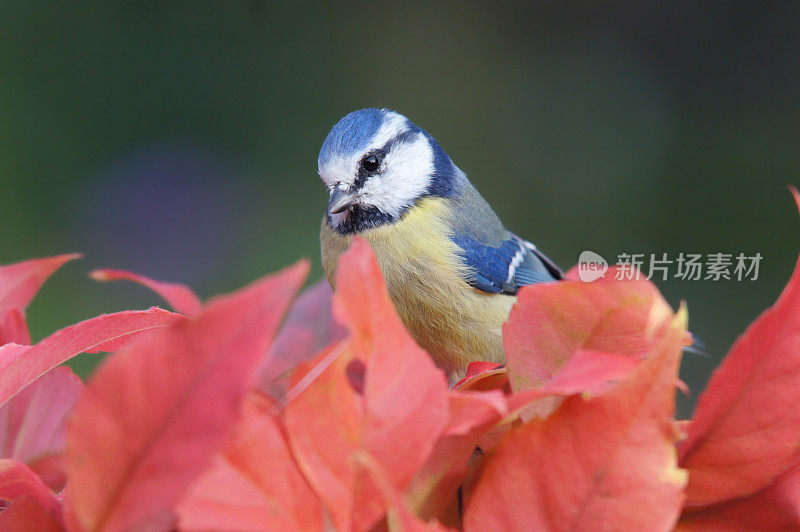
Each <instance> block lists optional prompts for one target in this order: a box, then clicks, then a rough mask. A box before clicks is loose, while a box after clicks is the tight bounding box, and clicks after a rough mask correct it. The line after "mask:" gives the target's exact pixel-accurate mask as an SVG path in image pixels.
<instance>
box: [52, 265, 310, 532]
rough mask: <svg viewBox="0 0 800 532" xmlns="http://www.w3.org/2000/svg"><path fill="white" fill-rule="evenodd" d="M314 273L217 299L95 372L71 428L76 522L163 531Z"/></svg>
mask: <svg viewBox="0 0 800 532" xmlns="http://www.w3.org/2000/svg"><path fill="white" fill-rule="evenodd" d="M307 270H308V265H307V263H302V264H299V265H297V266H295V267H293V268H290V269H287V270H285V271H283V272H281V273H279V274H276V275H273V276H269V277H266V278H265V279H263V280H261V281H258V282H256V283H254V284H252V285H251V286H249V287H247V288H245V289H243V290H240V291H239V292H236V293H235V294H232V295H229V296H225V297H218V298H215V299H213V300H212V301H211V302H210V303H209V304H208V305H207V306H206V307H205V308H204V309H203V311H202V312H201V313H200V314H199V315H198V316H196V317H195V318H193V319H187V320H182V321H180V322H178V323H176V324H175V325H174V326H172V327H168V328H164V329H162V330H160V331H158V332H156V333H154V334H150V335H147V336H145V337H143V338H142V339H141V340H139V341H138V342H136V343H134V344H133V345H131V346H129V347H128V348H127V349H125V350H124V351H121V352H119V353H116V354H115V355H113V356H112V357H110V358H109V359H107V360H106V362H105V363H104V364H103V365H102V366H101V367H100V368H99V369H98V370H97V371H96V372H95V374H94V376H93V377H92V379H91V380H90V381H89V384H88V385H87V387H86V390H85V391H84V393H83V395H82V396H81V398H80V399H79V400H78V403H77V404H76V406H75V409H74V411H73V414H72V416H71V418H70V423H69V425H68V427H67V453H66V458H67V471H68V473H69V478H70V481H69V484H68V486H67V490H66V495H65V500H66V501H67V503H68V505H69V508H70V510H71V511H72V513H73V514H74V516H75V519H76V521H77V522H79V523H80V524H81V525H82V526H83V527H85V528H88V529H92V530H96V529H127V528H137V527H144V526H146V525H148V524H153V523H154V522H160V523H162V524H164V523H165V521H166V520H167V519H168V516H169V513H170V512H171V511H172V509H173V507H174V504H175V503H176V502H177V501H178V500H179V498H180V497H181V496H182V494H183V492H184V491H185V490H186V489H187V488H188V486H189V485H190V484H191V482H192V481H193V480H194V479H195V478H196V477H197V476H198V475H200V474H201V473H202V472H203V471H204V470H205V469H206V468H207V467H208V465H209V463H210V460H211V456H212V455H213V453H214V452H215V451H216V450H217V449H218V448H219V446H220V445H221V444H222V443H223V441H224V438H225V437H226V435H227V434H228V432H229V429H230V427H231V425H232V424H233V423H234V421H235V420H236V417H237V414H238V413H239V407H240V401H241V398H242V397H243V396H244V394H245V391H246V389H247V387H248V385H249V384H250V383H251V381H252V377H253V376H254V370H255V367H256V364H257V362H258V360H259V359H260V357H262V356H263V354H264V352H266V350H267V348H268V347H269V343H270V342H271V340H272V338H273V336H274V334H275V331H276V330H277V328H278V325H279V324H280V321H281V319H282V318H283V315H284V313H285V311H286V309H287V308H288V306H289V303H290V301H291V299H292V297H293V296H294V295H295V293H296V292H297V290H298V289H299V287H300V285H301V284H302V282H303V279H304V277H305V275H306V272H307Z"/></svg>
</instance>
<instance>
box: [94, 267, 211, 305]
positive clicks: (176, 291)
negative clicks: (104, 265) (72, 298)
mask: <svg viewBox="0 0 800 532" xmlns="http://www.w3.org/2000/svg"><path fill="white" fill-rule="evenodd" d="M89 277H91V278H92V279H94V280H96V281H102V282H107V281H120V280H125V281H133V282H134V283H138V284H140V285H142V286H145V287H147V288H149V289H150V290H152V291H153V292H155V293H156V294H158V295H159V296H161V298H162V299H164V301H166V302H167V303H169V306H170V307H172V309H173V310H174V311H175V312H179V313H181V314H185V315H186V316H193V315H195V314H197V313H198V312H200V309H201V308H202V306H203V304H202V303H201V302H200V298H199V297H197V295H196V294H195V293H194V292H193V291H192V289H191V288H189V287H188V286H186V285H183V284H179V283H165V282H163V281H156V280H155V279H151V278H149V277H145V276H144V275H139V274H138V273H133V272H129V271H125V270H111V269H104V270H94V271H93V272H91V273H90V274H89Z"/></svg>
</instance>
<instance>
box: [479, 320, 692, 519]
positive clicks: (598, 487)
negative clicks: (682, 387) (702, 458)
mask: <svg viewBox="0 0 800 532" xmlns="http://www.w3.org/2000/svg"><path fill="white" fill-rule="evenodd" d="M685 332H686V314H685V311H684V310H681V311H680V312H679V313H678V315H677V316H676V317H675V318H674V319H673V320H670V321H669V322H668V324H667V332H666V333H665V334H664V335H662V336H661V337H660V339H659V341H658V342H657V344H656V345H655V346H652V348H651V351H650V353H648V354H647V357H646V358H645V360H644V361H643V362H641V363H640V364H638V365H637V366H636V367H635V369H633V371H631V372H630V373H629V374H628V375H627V376H626V378H625V379H624V380H623V381H622V382H620V383H619V384H617V385H616V386H614V387H612V388H610V389H608V390H606V391H605V392H603V393H602V394H600V395H597V396H595V397H593V398H590V399H588V400H587V399H584V398H583V397H581V396H578V395H575V396H571V397H568V398H567V399H566V400H565V401H564V402H563V403H562V404H561V405H560V406H559V407H558V409H557V410H556V411H555V412H553V413H552V414H551V415H550V416H549V417H547V418H545V419H538V418H537V419H534V420H532V421H530V422H528V423H526V424H524V425H522V426H519V427H516V428H513V429H511V431H509V432H508V434H507V435H506V436H505V438H504V439H503V440H502V441H501V442H500V444H499V445H498V446H497V447H496V448H495V449H494V450H493V451H492V452H491V453H490V454H489V455H487V457H486V458H485V460H484V464H483V467H482V470H481V474H480V477H479V478H478V480H477V483H476V484H475V486H474V489H473V491H472V492H471V496H470V497H469V498H468V499H467V510H466V515H465V528H466V529H473V530H593V529H596V527H597V526H598V525H599V524H611V523H613V524H614V526H615V527H617V528H619V529H620V530H668V529H669V528H670V527H671V526H672V525H673V524H674V522H675V521H676V519H677V517H678V513H679V511H680V508H681V503H682V501H683V494H682V489H683V486H684V484H685V482H686V475H685V472H683V471H681V470H680V469H678V468H677V459H676V455H675V448H674V442H673V430H672V426H671V421H672V415H673V411H674V395H675V379H676V374H677V369H678V364H679V360H680V353H681V347H682V345H683V343H684V341H685Z"/></svg>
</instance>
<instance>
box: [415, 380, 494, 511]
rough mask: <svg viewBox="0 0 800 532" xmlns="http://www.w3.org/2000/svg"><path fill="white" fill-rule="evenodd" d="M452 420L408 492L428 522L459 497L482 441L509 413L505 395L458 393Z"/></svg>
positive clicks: (452, 395)
mask: <svg viewBox="0 0 800 532" xmlns="http://www.w3.org/2000/svg"><path fill="white" fill-rule="evenodd" d="M448 399H449V403H450V419H449V420H448V423H447V426H446V427H445V429H444V431H443V432H442V435H441V437H440V438H439V440H438V441H437V442H436V445H435V447H434V449H433V452H432V453H431V456H430V458H428V460H427V461H426V462H425V464H424V465H423V466H422V467H421V468H420V469H419V471H417V474H416V475H415V476H414V479H413V480H412V481H411V484H410V485H409V487H408V488H407V489H406V494H407V495H406V501H407V502H408V504H409V506H410V507H411V508H413V509H415V512H416V514H417V515H419V516H420V517H422V518H424V519H431V518H433V517H437V516H439V515H441V514H442V512H444V511H445V510H446V509H447V508H448V506H449V505H450V504H452V503H453V501H454V499H455V498H456V495H457V491H458V487H459V486H460V485H461V483H462V481H463V480H464V477H466V475H467V473H468V460H469V458H470V456H471V455H472V453H473V451H474V450H475V447H476V446H477V444H478V440H479V439H480V438H481V436H482V435H483V434H485V433H486V431H487V430H489V429H490V428H491V427H493V426H494V425H495V424H496V423H497V422H498V421H499V420H500V419H502V418H503V416H505V415H506V414H507V413H508V409H507V407H506V404H505V399H504V397H503V394H502V393H501V392H499V391H496V390H495V391H491V392H486V393H474V392H454V391H451V392H450V394H449V395H448Z"/></svg>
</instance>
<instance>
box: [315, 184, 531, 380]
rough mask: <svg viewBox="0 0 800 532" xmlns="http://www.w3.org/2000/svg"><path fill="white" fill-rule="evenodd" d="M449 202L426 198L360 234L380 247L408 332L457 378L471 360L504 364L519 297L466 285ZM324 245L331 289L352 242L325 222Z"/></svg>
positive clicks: (380, 261)
mask: <svg viewBox="0 0 800 532" xmlns="http://www.w3.org/2000/svg"><path fill="white" fill-rule="evenodd" d="M447 201H448V200H447V199H443V198H425V199H423V200H422V201H420V203H419V204H418V205H416V206H415V207H414V208H412V209H410V210H409V211H408V212H407V213H406V214H405V215H404V216H403V218H402V219H400V220H399V221H397V222H394V223H391V224H385V225H383V226H380V227H377V228H374V229H370V230H368V231H365V232H363V233H361V235H360V236H363V237H364V238H365V239H366V240H367V241H368V242H370V244H371V245H372V248H373V249H374V250H375V257H376V258H377V260H378V265H379V266H380V269H381V272H382V273H383V276H384V277H385V278H386V285H387V287H388V290H389V294H390V296H391V298H392V301H393V302H394V304H395V307H396V308H397V312H398V314H399V315H400V317H401V319H402V320H403V322H404V323H405V325H406V327H407V328H408V330H409V332H410V333H411V334H412V336H414V338H415V339H416V340H417V342H418V343H419V344H420V345H421V346H422V347H423V348H424V349H425V350H427V351H428V352H429V353H430V354H431V356H432V357H433V358H434V360H435V361H436V363H437V364H438V365H439V366H440V367H442V368H443V369H444V370H445V371H446V372H447V374H448V377H450V379H451V381H452V380H453V379H456V378H458V377H460V376H462V375H463V373H464V371H465V370H466V367H467V364H469V363H470V362H472V361H477V360H486V361H492V362H503V361H504V354H503V344H502V336H501V327H502V324H503V322H505V321H506V320H507V319H508V314H509V312H510V311H511V307H512V306H513V304H514V302H515V301H516V298H515V297H513V296H507V295H501V294H487V293H484V292H481V291H478V290H475V289H474V288H472V287H471V286H469V285H468V284H467V283H466V282H465V281H464V279H465V278H466V277H467V273H468V272H467V266H466V265H464V264H463V262H462V261H461V260H460V258H459V256H458V251H459V249H458V247H457V246H456V245H455V243H453V241H452V240H451V239H450V238H449V234H450V227H449V223H448V216H447V205H446V203H445V202H447ZM320 240H321V245H322V264H323V267H324V269H325V275H326V277H327V278H328V281H330V282H331V285H333V282H334V277H335V273H336V265H337V263H338V260H339V256H340V255H341V254H342V253H343V252H344V251H346V250H347V248H348V247H349V246H350V240H351V239H350V237H347V236H343V235H340V234H339V233H336V232H335V231H332V230H331V229H330V228H329V227H328V226H327V224H326V223H325V220H324V219H323V222H322V231H321V235H320Z"/></svg>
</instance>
